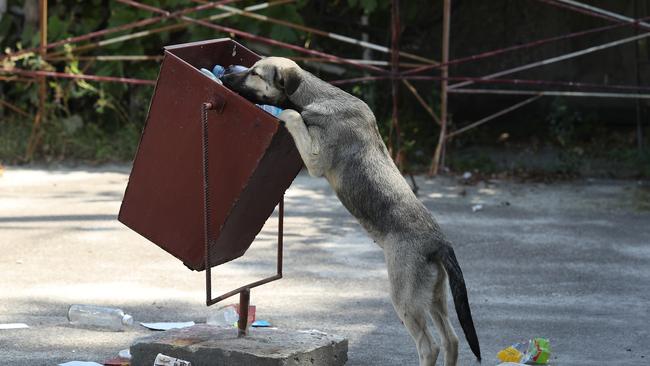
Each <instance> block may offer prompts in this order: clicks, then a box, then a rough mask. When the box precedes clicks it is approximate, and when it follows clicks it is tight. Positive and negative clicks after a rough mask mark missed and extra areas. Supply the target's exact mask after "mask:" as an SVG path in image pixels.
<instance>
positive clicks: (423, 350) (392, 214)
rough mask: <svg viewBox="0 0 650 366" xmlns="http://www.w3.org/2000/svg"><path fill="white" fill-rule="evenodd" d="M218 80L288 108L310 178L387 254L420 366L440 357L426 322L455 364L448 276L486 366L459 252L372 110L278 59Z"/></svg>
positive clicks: (396, 300) (285, 116)
mask: <svg viewBox="0 0 650 366" xmlns="http://www.w3.org/2000/svg"><path fill="white" fill-rule="evenodd" d="M222 81H223V83H224V84H225V85H226V86H227V87H229V88H230V89H232V90H233V91H235V92H237V93H239V94H240V95H242V96H243V97H245V98H247V99H249V100H251V101H253V102H256V103H264V104H272V105H277V106H282V107H285V108H290V109H286V110H284V111H283V112H282V113H281V114H280V116H279V117H278V118H279V119H280V120H281V121H282V122H284V124H285V126H286V128H287V129H288V130H289V133H290V134H291V136H292V137H293V140H294V142H295V143H296V147H297V148H298V151H299V153H300V156H301V157H302V160H303V161H304V163H305V166H306V167H307V169H308V170H309V174H310V175H312V176H315V177H321V176H324V177H325V178H326V179H327V180H328V182H329V183H330V185H331V186H332V188H333V189H334V191H335V192H336V195H337V196H338V198H339V199H340V200H341V202H342V203H343V205H344V206H345V207H346V208H347V209H348V210H349V211H350V213H352V215H354V216H355V217H356V218H357V219H358V220H359V222H360V223H361V225H362V226H363V227H364V229H365V230H366V231H368V233H369V234H370V236H371V237H372V238H373V239H374V241H375V242H376V243H377V244H378V245H379V246H380V247H381V248H382V249H383V251H384V256H385V258H386V264H387V266H388V277H389V280H390V291H391V299H392V302H393V306H394V307H395V310H396V312H397V315H398V316H399V318H400V319H401V320H402V322H403V323H404V325H405V326H406V329H407V330H408V332H409V333H410V335H411V337H412V338H413V340H414V341H415V345H416V347H417V350H418V355H419V358H420V366H431V365H435V363H436V360H437V358H438V353H439V351H440V348H439V347H438V346H437V345H436V343H435V342H434V340H433V337H432V336H431V333H430V332H429V330H428V326H427V314H429V316H431V319H432V320H433V324H435V326H436V328H437V330H438V333H439V335H440V338H441V341H442V347H443V354H444V359H445V365H446V366H456V365H457V363H458V337H457V336H456V333H455V332H454V329H453V327H452V325H451V322H450V321H449V317H448V314H447V300H446V289H445V283H446V282H447V277H449V285H450V288H451V293H452V296H453V299H454V304H455V307H456V313H457V315H458V319H459V321H460V325H461V327H462V328H463V331H464V333H465V337H466V339H467V342H468V343H469V345H470V348H471V349H472V351H473V352H474V355H476V357H477V358H478V360H479V361H480V360H481V351H480V348H479V342H478V337H477V335H476V330H475V329H474V323H473V321H472V314H471V311H470V308H469V302H468V300H467V290H466V288H465V280H464V279H463V273H462V272H461V269H460V266H459V265H458V262H457V260H456V255H455V254H454V250H453V249H452V247H451V244H450V242H449V241H447V239H445V237H444V235H443V234H442V232H441V230H440V227H439V226H438V224H437V223H436V222H435V220H434V219H433V218H432V217H431V214H430V213H429V211H428V210H427V209H426V208H425V207H424V205H423V204H422V203H421V202H420V201H419V200H418V199H417V197H416V196H415V194H414V193H413V191H412V190H411V188H410V187H409V185H408V183H407V182H406V180H405V179H404V177H403V176H402V174H401V173H400V171H399V170H398V169H397V167H396V166H395V164H394V162H393V160H392V159H391V157H390V155H389V153H388V150H387V149H386V145H384V143H383V141H382V139H381V136H380V134H379V129H378V128H377V123H376V121H375V116H374V115H373V113H372V111H371V110H370V108H368V106H367V105H366V103H364V102H363V101H361V100H360V99H358V98H356V97H354V96H352V95H350V94H348V93H346V92H344V91H343V90H341V89H339V88H336V87H334V86H332V85H331V84H328V83H326V82H324V81H322V80H320V79H318V78H317V77H315V76H314V75H312V74H311V73H309V72H307V71H304V70H302V69H301V68H300V67H299V66H298V65H297V64H296V63H295V62H293V61H291V60H289V59H286V58H280V57H268V58H265V59H262V60H260V61H258V62H257V63H255V65H253V66H252V67H251V68H250V69H248V70H247V71H243V72H240V73H231V74H227V75H225V76H223V77H222Z"/></svg>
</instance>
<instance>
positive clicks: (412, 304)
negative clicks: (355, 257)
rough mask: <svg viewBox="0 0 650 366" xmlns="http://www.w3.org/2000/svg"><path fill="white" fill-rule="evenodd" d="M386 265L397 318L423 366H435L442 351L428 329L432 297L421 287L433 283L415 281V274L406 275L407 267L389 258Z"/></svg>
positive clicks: (422, 280)
mask: <svg viewBox="0 0 650 366" xmlns="http://www.w3.org/2000/svg"><path fill="white" fill-rule="evenodd" d="M387 264H388V276H389V279H390V284H391V286H390V288H391V291H390V293H391V300H392V302H393V306H394V307H395V311H396V312H397V315H398V316H399V318H400V320H401V321H402V323H404V326H405V327H406V330H407V331H408V332H409V334H410V335H411V338H413V341H414V342H415V346H416V347H417V350H418V356H419V358H420V366H435V364H436V360H437V359H438V353H439V352H440V348H439V347H438V345H436V343H435V341H434V339H433V336H432V335H431V333H430V332H429V329H428V327H427V310H428V309H427V304H429V303H430V302H431V293H430V290H429V291H427V290H425V289H423V288H422V286H420V285H418V284H421V285H424V284H426V283H431V282H430V281H429V280H430V278H427V279H424V278H420V280H421V281H420V280H418V279H416V278H414V274H413V273H410V274H409V273H408V271H404V268H405V267H408V266H404V265H400V264H399V263H392V261H391V260H390V258H387ZM415 277H417V276H415ZM424 277H428V276H427V275H424ZM429 289H430V287H429Z"/></svg>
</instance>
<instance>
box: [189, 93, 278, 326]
mask: <svg viewBox="0 0 650 366" xmlns="http://www.w3.org/2000/svg"><path fill="white" fill-rule="evenodd" d="M223 107H224V103H223V102H222V101H217V102H212V103H210V102H205V103H203V104H201V147H202V153H203V164H202V165H203V225H204V227H203V230H204V238H205V287H206V288H205V296H206V305H207V306H210V305H214V304H216V303H218V302H219V301H221V300H224V299H227V298H229V297H231V296H234V295H236V294H239V320H238V321H237V327H238V328H239V331H238V337H245V336H246V333H247V329H248V310H249V306H250V297H251V289H252V288H253V287H257V286H260V285H263V284H265V283H269V282H271V281H275V280H279V279H281V278H282V253H283V247H284V245H283V240H282V238H283V234H284V225H283V223H284V195H283V196H282V199H281V200H280V202H279V203H278V254H277V273H276V274H275V275H274V276H271V277H267V278H264V279H262V280H259V281H256V282H253V283H249V284H248V285H245V286H242V287H240V288H238V289H235V290H232V291H230V292H227V293H225V294H223V295H221V296H219V297H216V298H212V271H211V268H212V267H211V264H212V262H211V261H210V246H211V244H212V235H211V233H210V223H211V222H212V218H211V216H210V214H211V211H210V200H209V198H210V197H209V187H210V185H209V182H208V167H209V164H208V111H210V110H212V111H216V112H217V113H220V112H221V111H222V110H223Z"/></svg>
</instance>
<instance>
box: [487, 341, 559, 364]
mask: <svg viewBox="0 0 650 366" xmlns="http://www.w3.org/2000/svg"><path fill="white" fill-rule="evenodd" d="M550 356H551V344H550V342H549V340H548V339H546V338H533V339H531V340H529V341H528V343H515V344H513V345H512V346H510V347H508V348H505V349H503V350H501V351H499V353H497V358H498V359H499V361H502V362H518V363H524V364H527V365H546V364H547V363H548V360H549V358H550Z"/></svg>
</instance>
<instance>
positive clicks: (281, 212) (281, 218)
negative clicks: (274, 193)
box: [277, 195, 284, 277]
mask: <svg viewBox="0 0 650 366" xmlns="http://www.w3.org/2000/svg"><path fill="white" fill-rule="evenodd" d="M278 206H279V207H278V260H277V274H278V276H280V277H282V253H283V251H284V242H283V237H284V195H282V199H281V200H280V204H279V205H278Z"/></svg>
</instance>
